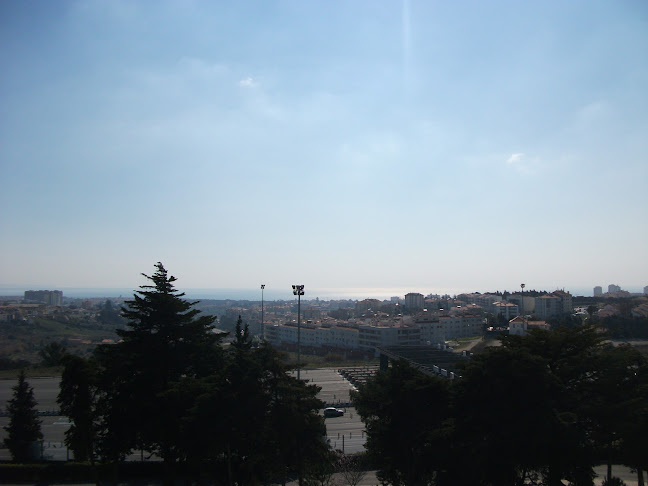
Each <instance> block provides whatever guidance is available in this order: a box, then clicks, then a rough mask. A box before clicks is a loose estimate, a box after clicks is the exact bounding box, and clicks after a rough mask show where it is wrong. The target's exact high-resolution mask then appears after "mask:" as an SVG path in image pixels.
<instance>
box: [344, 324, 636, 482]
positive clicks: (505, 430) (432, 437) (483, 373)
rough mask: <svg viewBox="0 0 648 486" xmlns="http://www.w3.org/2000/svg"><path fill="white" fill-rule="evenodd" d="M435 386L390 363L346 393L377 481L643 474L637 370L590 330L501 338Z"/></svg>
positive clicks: (626, 354)
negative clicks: (609, 471) (618, 469)
mask: <svg viewBox="0 0 648 486" xmlns="http://www.w3.org/2000/svg"><path fill="white" fill-rule="evenodd" d="M438 380H439V379H438V378H434V377H428V376H424V375H423V374H421V373H419V372H418V371H416V370H414V369H412V368H411V367H410V366H409V365H407V364H406V363H404V362H396V363H392V365H391V367H390V368H389V369H388V370H387V371H384V372H380V373H378V374H377V375H376V376H375V377H374V378H373V379H371V380H370V381H369V382H368V383H367V384H366V385H364V386H361V387H360V388H359V390H358V393H357V394H356V395H355V396H354V401H355V404H356V407H357V409H358V412H359V413H360V415H361V416H362V418H363V420H364V421H365V425H366V427H367V448H368V452H369V454H370V455H372V456H373V457H374V458H375V459H377V462H376V463H377V464H378V465H379V473H378V474H379V478H381V479H382V480H385V481H386V482H388V483H389V484H394V485H399V484H439V485H443V484H476V485H484V486H507V485H510V486H518V485H525V484H537V485H540V484H542V485H547V486H557V485H563V484H564V483H563V481H564V480H568V481H569V482H570V483H571V484H572V485H574V486H586V485H587V486H590V485H592V484H593V481H592V478H593V466H595V465H597V464H601V463H606V462H607V463H609V464H625V465H628V466H630V467H632V468H635V469H637V470H638V471H641V469H642V468H643V469H645V468H646V455H645V453H644V452H645V446H643V444H640V442H641V441H642V440H643V439H641V437H644V438H645V437H646V436H648V427H647V418H648V405H647V403H648V400H646V393H647V391H648V363H647V362H646V358H645V357H644V356H642V355H641V354H640V353H638V352H637V351H636V350H634V349H632V348H630V347H628V346H620V347H613V346H611V345H610V344H608V343H606V342H605V335H603V334H601V333H600V330H599V329H596V328H593V327H588V326H576V327H571V328H569V327H561V328H558V329H556V330H554V331H544V330H534V331H531V332H530V333H529V335H528V336H524V337H521V336H505V337H503V338H502V346H500V347H491V348H487V350H486V351H485V352H484V353H483V354H481V355H477V356H475V357H474V358H473V359H472V360H471V361H470V362H469V363H468V365H467V366H466V367H465V368H464V369H463V370H462V377H461V378H460V379H458V380H455V381H454V382H449V381H445V382H442V383H443V384H440V383H439V382H438ZM639 451H643V452H639Z"/></svg>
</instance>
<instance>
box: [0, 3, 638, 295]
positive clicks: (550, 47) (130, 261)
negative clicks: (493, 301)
mask: <svg viewBox="0 0 648 486" xmlns="http://www.w3.org/2000/svg"><path fill="white" fill-rule="evenodd" d="M0 63H1V65H2V68H1V70H0V101H1V105H2V110H0V204H2V208H3V210H2V212H1V215H0V225H1V228H2V238H1V239H0V284H4V285H13V286H26V287H33V286H38V287H41V288H48V287H50V288H53V287H57V288H60V287H102V288H104V287H120V288H124V287H125V288H135V287H137V286H138V285H140V284H141V283H143V282H142V279H141V277H140V275H139V274H140V272H146V273H150V272H152V271H153V270H154V269H153V264H154V263H155V262H157V261H162V262H163V263H164V264H165V266H166V267H167V268H168V269H169V270H170V271H171V273H173V274H174V275H176V276H177V277H178V278H179V281H178V284H179V286H180V287H184V288H241V289H254V288H258V286H259V284H261V283H265V284H266V285H267V287H266V288H267V289H270V288H272V289H276V290H280V289H286V290H285V291H286V294H287V295H290V285H291V284H293V283H303V284H305V285H306V288H307V289H309V288H310V289H312V292H317V290H318V289H321V290H322V292H323V291H324V289H328V290H329V291H334V289H346V290H345V292H346V291H347V290H348V289H365V290H363V291H358V292H359V294H362V293H364V294H369V293H371V292H370V289H382V288H385V289H389V292H388V293H389V294H393V291H394V290H397V289H401V288H402V289H403V293H404V292H405V291H408V290H418V291H420V292H423V293H428V292H433V291H437V290H443V289H453V290H481V291H485V290H495V289H500V290H503V289H505V288H508V289H513V288H518V287H519V284H520V283H521V282H525V283H526V284H527V288H537V289H540V288H546V289H548V290H553V289H555V288H563V287H564V288H566V289H570V288H591V287H592V286H594V285H603V286H606V285H607V284H608V283H616V284H619V285H621V286H622V287H623V288H628V289H639V288H640V287H643V286H644V285H648V244H647V242H648V218H647V217H646V213H647V209H648V190H647V189H648V4H646V2H643V1H640V0H636V1H628V0H619V1H615V2H609V1H570V2H564V1H562V0H561V1H547V2H519V1H511V2H504V1H496V2H481V1H474V2H469V1H458V2H445V1H443V2H440V1H439V2H436V1H416V0H411V1H393V2H390V1H385V2H375V1H336V0H333V1H327V2H304V1H297V0H295V1H276V2H275V1H271V2H268V1H250V2H207V1H204V2H203V1H189V0H187V1H141V2H135V1H133V2H130V1H119V0H96V1H58V2H49V1H5V2H0ZM331 289H333V290H331ZM385 292H387V290H386V291H385ZM311 296H312V297H314V296H315V295H311Z"/></svg>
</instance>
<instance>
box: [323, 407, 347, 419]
mask: <svg viewBox="0 0 648 486" xmlns="http://www.w3.org/2000/svg"><path fill="white" fill-rule="evenodd" d="M342 415H344V410H340V409H339V408H335V407H328V408H325V409H324V416H325V417H341V416H342Z"/></svg>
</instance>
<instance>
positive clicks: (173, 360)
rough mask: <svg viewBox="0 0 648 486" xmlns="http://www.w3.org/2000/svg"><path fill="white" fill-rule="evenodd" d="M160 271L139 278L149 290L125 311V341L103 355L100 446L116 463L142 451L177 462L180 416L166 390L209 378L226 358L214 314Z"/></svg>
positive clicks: (120, 332)
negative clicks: (208, 313)
mask: <svg viewBox="0 0 648 486" xmlns="http://www.w3.org/2000/svg"><path fill="white" fill-rule="evenodd" d="M155 268H156V270H157V271H156V272H155V273H154V274H153V275H152V276H149V275H146V274H142V275H144V277H146V278H147V279H148V280H149V281H150V282H151V285H143V286H141V287H140V289H141V290H139V291H137V293H136V294H135V295H134V296H133V300H130V301H127V302H126V305H127V307H125V308H123V309H122V315H123V317H124V318H125V319H126V321H127V327H126V329H118V330H117V334H118V335H119V336H120V337H121V338H122V341H121V342H120V343H118V344H116V345H112V346H108V345H107V346H102V347H100V348H99V350H98V356H99V358H100V362H101V364H102V365H103V368H104V372H103V374H102V387H103V389H104V392H105V393H104V397H105V398H104V400H103V401H102V403H101V404H100V406H101V408H102V419H103V420H102V427H101V433H100V438H101V444H100V445H101V447H102V451H103V452H104V453H105V454H109V455H111V456H112V459H113V460H118V459H121V458H123V457H124V456H125V455H126V454H127V453H129V452H130V451H131V450H133V449H144V450H148V451H150V452H154V453H156V454H159V455H160V456H161V457H162V458H163V459H164V461H165V463H166V464H167V465H172V464H174V463H175V462H176V460H177V459H178V458H179V457H180V456H181V451H180V449H179V444H178V434H179V433H180V432H179V429H180V426H181V421H182V416H181V415H178V409H177V405H178V403H177V401H173V395H172V394H169V393H168V392H169V391H170V390H171V389H173V387H174V386H175V383H176V382H178V381H180V380H181V379H188V378H199V377H203V376H207V375H209V374H210V373H211V372H212V371H213V370H214V369H215V368H217V367H218V362H219V357H220V356H221V354H222V353H221V352H220V348H219V347H218V346H217V344H218V342H219V341H220V335H219V334H216V333H215V332H214V331H213V329H214V328H213V323H214V321H215V320H216V317H215V316H200V315H199V314H200V311H198V310H196V309H194V308H193V306H194V305H195V304H196V302H190V301H187V300H185V299H183V296H184V293H181V292H179V291H177V290H176V289H175V287H174V282H175V281H176V278H175V277H173V276H170V275H169V274H168V272H167V270H166V269H165V268H164V266H163V265H162V263H157V264H156V265H155ZM168 400H172V401H171V402H168Z"/></svg>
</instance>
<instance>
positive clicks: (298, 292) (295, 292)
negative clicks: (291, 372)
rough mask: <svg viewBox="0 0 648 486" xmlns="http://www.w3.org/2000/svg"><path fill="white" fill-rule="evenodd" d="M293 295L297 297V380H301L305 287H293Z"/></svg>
mask: <svg viewBox="0 0 648 486" xmlns="http://www.w3.org/2000/svg"><path fill="white" fill-rule="evenodd" d="M292 288H293V295H296V296H297V379H298V380H299V379H301V296H302V295H304V286H303V285H293V286H292Z"/></svg>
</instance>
